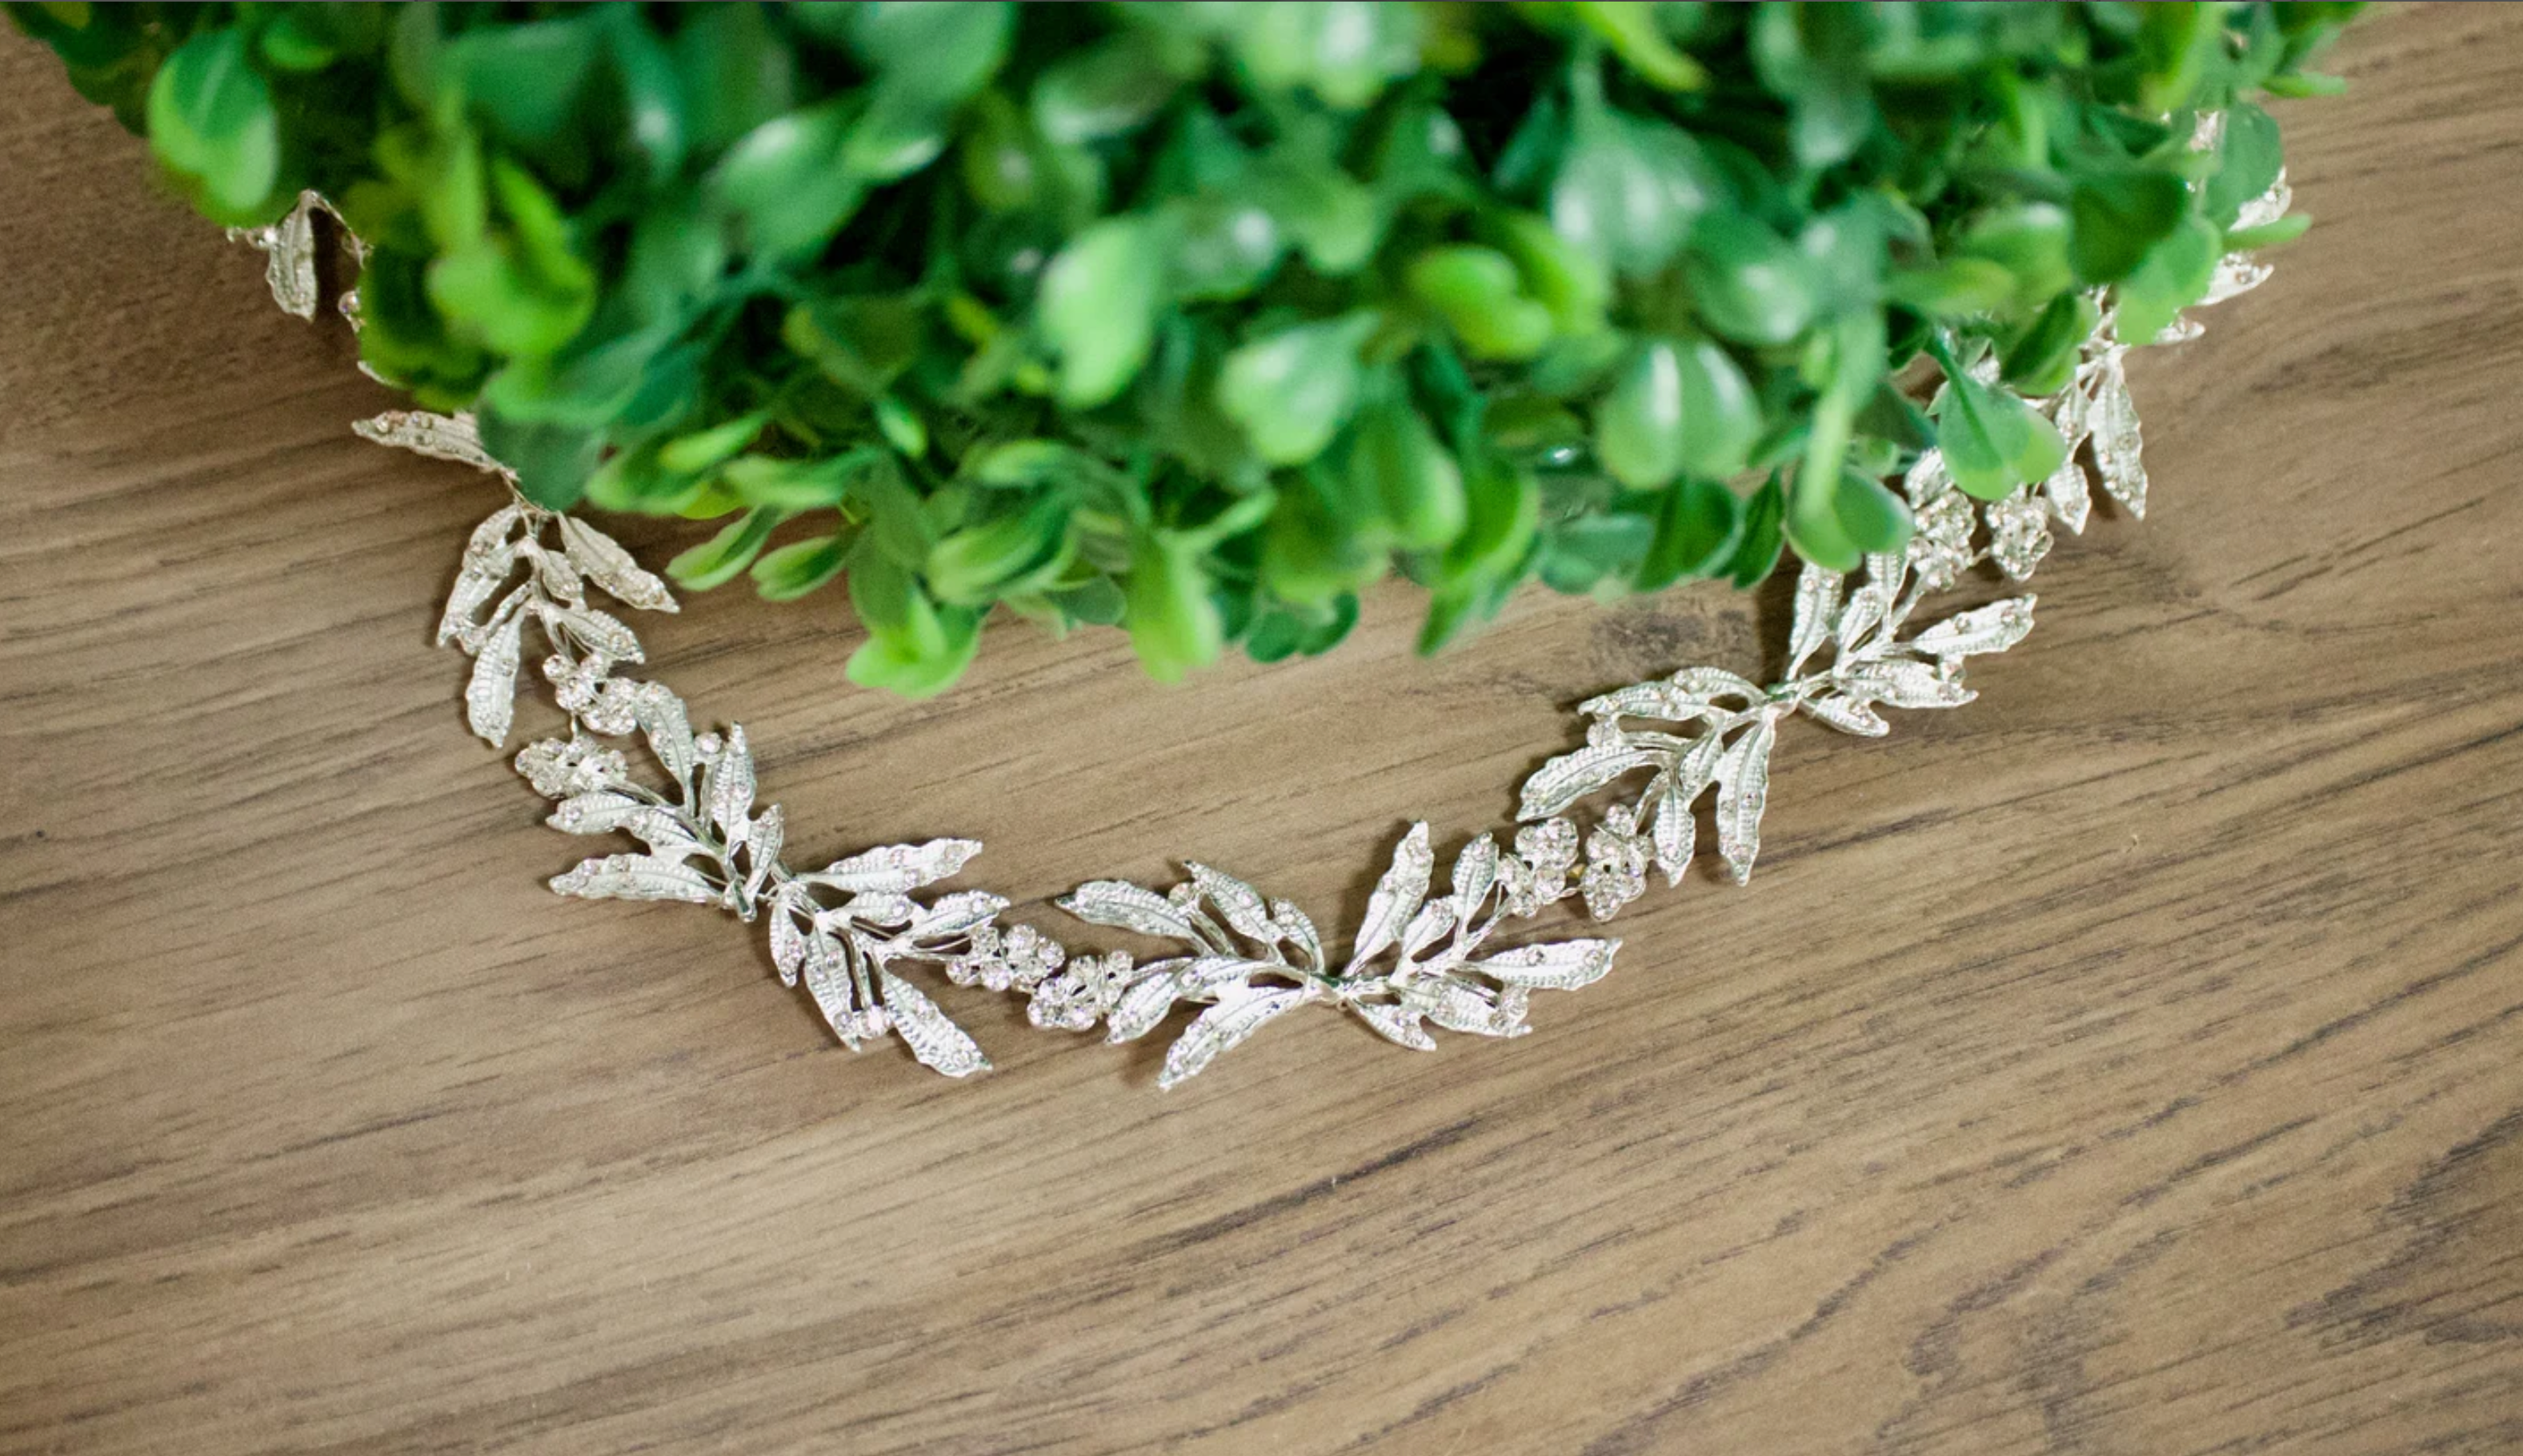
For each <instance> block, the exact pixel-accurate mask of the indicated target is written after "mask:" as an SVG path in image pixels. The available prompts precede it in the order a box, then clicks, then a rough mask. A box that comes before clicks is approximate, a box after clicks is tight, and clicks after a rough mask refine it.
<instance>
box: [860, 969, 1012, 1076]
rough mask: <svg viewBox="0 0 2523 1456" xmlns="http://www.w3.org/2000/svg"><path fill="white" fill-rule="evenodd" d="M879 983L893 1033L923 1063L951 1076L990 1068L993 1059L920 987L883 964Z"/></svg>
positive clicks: (965, 1074) (879, 973)
mask: <svg viewBox="0 0 2523 1456" xmlns="http://www.w3.org/2000/svg"><path fill="white" fill-rule="evenodd" d="M877 984H878V987H879V989H880V991H881V994H882V995H883V997H884V1009H885V1010H886V1011H887V1012H888V1013H890V1015H891V1019H892V1022H893V1030H894V1033H895V1034H896V1035H898V1036H900V1037H901V1038H902V1041H903V1045H905V1046H907V1047H909V1048H910V1049H911V1055H912V1056H914V1057H919V1058H920V1060H921V1063H922V1064H923V1065H925V1066H928V1067H933V1068H935V1069H936V1070H938V1071H941V1072H943V1073H945V1074H946V1075H947V1076H950V1077H969V1076H971V1075H973V1074H974V1073H975V1072H986V1071H988V1070H989V1069H990V1059H989V1058H988V1057H983V1056H982V1055H981V1049H980V1047H979V1045H978V1044H976V1042H974V1040H973V1039H972V1038H971V1037H970V1036H967V1035H965V1033H964V1028H962V1027H960V1026H958V1025H956V1024H955V1023H954V1022H953V1021H951V1020H949V1019H948V1018H947V1015H946V1013H945V1012H944V1011H941V1010H937V1004H936V1003H935V1002H933V1001H930V1000H929V999H928V997H927V996H926V995H924V994H922V992H921V990H920V988H919V987H917V986H914V985H913V984H911V983H910V982H909V981H906V980H904V979H903V978H902V977H900V976H898V975H895V974H894V973H893V972H892V971H890V970H887V969H883V968H881V967H880V968H879V969H878V971H877Z"/></svg>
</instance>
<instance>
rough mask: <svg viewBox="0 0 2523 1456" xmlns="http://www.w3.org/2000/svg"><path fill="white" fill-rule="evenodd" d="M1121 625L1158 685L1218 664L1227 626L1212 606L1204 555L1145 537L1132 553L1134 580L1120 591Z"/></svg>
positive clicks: (1158, 537)
mask: <svg viewBox="0 0 2523 1456" xmlns="http://www.w3.org/2000/svg"><path fill="white" fill-rule="evenodd" d="M1121 599H1122V604H1121V625H1122V626H1124V627H1127V628H1128V629H1129V630H1130V645H1131V646H1133V647H1135V648H1137V649H1138V653H1139V663H1140V665H1141V666H1142V667H1144V668H1146V669H1147V672H1148V676H1149V677H1151V678H1154V679H1156V680H1157V681H1160V682H1174V681H1180V680H1181V679H1182V676H1183V675H1184V674H1185V673H1188V672H1190V671H1191V670H1192V669H1193V668H1198V667H1207V666H1208V665H1209V664H1211V663H1213V662H1214V661H1216V660H1217V654H1218V649H1219V648H1221V647H1222V646H1224V645H1225V640H1226V633H1225V626H1224V624H1223V623H1222V622H1221V621H1220V620H1219V617H1218V613H1217V604H1216V603H1215V602H1214V601H1212V600H1210V595H1209V577H1208V574H1207V573H1206V572H1204V571H1203V570H1202V569H1201V563H1200V554H1199V552H1197V551H1196V550H1192V549H1189V548H1187V547H1186V546H1185V545H1183V544H1182V543H1181V542H1178V541H1174V540H1168V539H1167V538H1166V537H1165V536H1164V535H1162V534H1151V535H1148V536H1143V537H1141V538H1140V539H1139V540H1137V541H1136V542H1134V543H1133V545H1132V546H1131V549H1130V575H1129V577H1128V579H1127V580H1126V581H1124V582H1123V583H1122V586H1121Z"/></svg>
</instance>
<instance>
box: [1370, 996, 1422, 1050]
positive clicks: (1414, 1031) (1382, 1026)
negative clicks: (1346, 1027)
mask: <svg viewBox="0 0 2523 1456" xmlns="http://www.w3.org/2000/svg"><path fill="white" fill-rule="evenodd" d="M1349 1009H1350V1010H1353V1011H1356V1012H1357V1018H1358V1019H1359V1020H1361V1021H1363V1022H1365V1023H1366V1024H1367V1025H1369V1026H1372V1027H1374V1028H1375V1033H1376V1035H1378V1036H1380V1037H1382V1038H1384V1039H1385V1040H1386V1041H1388V1042H1391V1043H1393V1044H1394V1045H1396V1046H1401V1047H1408V1048H1409V1049H1410V1050H1411V1051H1413V1052H1434V1051H1436V1050H1437V1039H1436V1038H1435V1037H1433V1036H1430V1035H1429V1034H1428V1030H1427V1028H1426V1027H1424V1026H1421V1025H1420V1024H1419V1023H1420V1022H1421V1021H1422V1020H1425V1019H1426V1017H1425V1015H1424V1014H1423V1013H1422V1012H1420V1011H1417V1010H1412V1009H1411V1008H1409V1007H1406V1006H1392V1005H1387V1004H1382V1003H1376V1002H1364V1001H1353V1002H1351V1003H1350V1004H1349Z"/></svg>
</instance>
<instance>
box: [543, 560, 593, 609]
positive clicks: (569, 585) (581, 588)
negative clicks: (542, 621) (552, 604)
mask: <svg viewBox="0 0 2523 1456" xmlns="http://www.w3.org/2000/svg"><path fill="white" fill-rule="evenodd" d="M533 554H534V561H535V579H536V580H537V581H539V582H541V583H543V587H544V594H545V595H546V596H549V597H551V598H553V599H554V600H555V601H560V602H575V601H578V600H580V599H581V598H582V597H584V596H585V595H586V594H587V584H586V583H584V582H582V581H580V580H579V578H578V568H577V567H575V566H572V565H570V564H569V558H568V557H567V556H562V555H556V554H554V553H553V552H550V551H547V550H545V549H543V548H542V547H541V546H537V547H536V548H535V550H534V553H533ZM556 615H557V614H556Z"/></svg>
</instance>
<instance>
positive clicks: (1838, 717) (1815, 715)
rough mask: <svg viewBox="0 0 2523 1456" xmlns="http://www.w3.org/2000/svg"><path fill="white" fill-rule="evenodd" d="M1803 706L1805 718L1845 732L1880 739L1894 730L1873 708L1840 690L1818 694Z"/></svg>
mask: <svg viewBox="0 0 2523 1456" xmlns="http://www.w3.org/2000/svg"><path fill="white" fill-rule="evenodd" d="M1800 706H1801V707H1802V709H1803V711H1804V714H1805V716H1806V717H1808V718H1811V719H1813V720H1814V721H1815V722H1817V723H1821V724H1823V725H1825V726H1827V727H1830V728H1837V729H1839V730H1840V731H1841V732H1843V733H1856V734H1858V735H1860V736H1861V737H1867V738H1880V737H1882V736H1883V735H1884V734H1885V733H1888V732H1890V731H1891V730H1892V725H1890V724H1888V723H1885V722H1884V721H1883V719H1882V717H1881V716H1880V714H1878V713H1877V712H1876V711H1875V710H1874V709H1872V708H1870V707H1868V706H1866V705H1865V704H1864V703H1861V702H1858V701H1856V700H1854V699H1852V698H1845V697H1841V696H1840V695H1839V694H1837V693H1833V692H1821V693H1816V694H1814V695H1813V696H1812V697H1809V698H1807V699H1805V700H1804V702H1803V703H1802V704H1801V705H1800Z"/></svg>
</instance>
